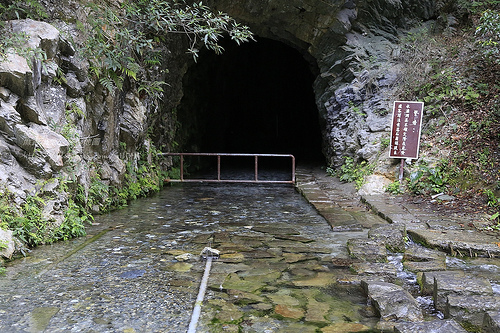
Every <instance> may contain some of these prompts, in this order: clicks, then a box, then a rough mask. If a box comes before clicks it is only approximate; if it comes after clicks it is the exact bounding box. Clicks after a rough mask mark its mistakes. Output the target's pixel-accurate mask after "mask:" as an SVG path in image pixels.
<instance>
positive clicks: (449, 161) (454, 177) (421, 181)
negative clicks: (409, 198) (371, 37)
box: [388, 0, 500, 228]
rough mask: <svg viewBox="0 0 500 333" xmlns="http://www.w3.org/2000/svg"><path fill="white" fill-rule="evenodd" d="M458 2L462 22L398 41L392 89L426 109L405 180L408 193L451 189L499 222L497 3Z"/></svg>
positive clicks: (499, 32)
mask: <svg viewBox="0 0 500 333" xmlns="http://www.w3.org/2000/svg"><path fill="white" fill-rule="evenodd" d="M458 4H459V10H461V11H462V12H463V13H468V17H469V18H470V20H469V21H468V22H467V24H464V25H463V26H462V27H458V28H454V30H450V31H448V32H447V33H445V34H444V35H440V34H432V33H431V31H430V29H428V28H422V29H420V30H415V31H413V32H412V33H411V34H409V35H408V36H407V37H406V38H404V39H403V40H402V45H403V50H402V54H401V59H400V60H401V61H402V62H403V64H404V65H405V66H404V71H405V72H404V73H402V75H401V76H402V78H401V81H400V82H399V91H398V95H399V98H400V99H401V100H421V101H424V102H425V112H426V114H425V118H424V127H423V138H422V146H421V154H420V156H421V157H420V158H419V160H418V161H417V163H414V164H412V165H410V166H408V167H407V169H408V171H409V177H408V178H407V179H405V184H403V185H405V187H404V188H405V189H406V190H407V191H409V192H410V193H411V194H414V195H430V194H435V193H440V192H443V193H447V194H451V195H453V196H455V197H456V198H457V200H458V202H460V205H461V206H462V207H467V206H469V207H470V209H471V211H472V210H473V211H479V210H482V211H485V212H489V213H490V214H491V216H492V223H493V227H494V228H500V224H499V222H500V220H499V215H500V213H499V211H500V207H499V206H498V201H497V200H496V199H497V198H498V197H500V186H499V184H500V174H499V171H498V170H499V169H500V163H499V159H498V155H499V153H500V146H499V142H500V103H499V102H498V101H499V98H498V97H499V96H500V85H498V82H499V79H500V52H499V46H500V44H499V42H500V15H499V10H500V2H499V1H497V0H485V1H465V0H464V1H459V2H458ZM478 50H479V51H481V52H478ZM394 187H395V186H394ZM394 187H391V188H388V190H389V191H391V192H392V191H394ZM464 209H466V208H464Z"/></svg>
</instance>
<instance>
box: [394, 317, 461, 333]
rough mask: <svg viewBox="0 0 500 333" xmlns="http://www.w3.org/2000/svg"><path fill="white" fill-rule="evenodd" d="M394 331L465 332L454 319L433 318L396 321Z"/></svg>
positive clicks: (403, 332)
mask: <svg viewBox="0 0 500 333" xmlns="http://www.w3.org/2000/svg"><path fill="white" fill-rule="evenodd" d="M394 332H395V333H466V332H467V331H466V330H465V329H464V328H463V327H462V326H460V324H458V323H457V322H456V321H454V320H450V319H448V320H433V321H426V322H421V323H397V324H396V325H395V326H394Z"/></svg>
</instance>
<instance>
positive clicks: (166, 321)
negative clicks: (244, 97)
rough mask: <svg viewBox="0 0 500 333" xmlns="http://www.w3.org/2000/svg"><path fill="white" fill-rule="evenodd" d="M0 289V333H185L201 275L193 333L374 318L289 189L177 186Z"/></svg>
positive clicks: (331, 239) (41, 259)
mask: <svg viewBox="0 0 500 333" xmlns="http://www.w3.org/2000/svg"><path fill="white" fill-rule="evenodd" d="M95 222H96V223H95V225H94V226H92V227H90V228H89V230H88V236H87V237H83V238H79V239H75V240H71V241H68V242H63V243H58V244H54V245H50V246H42V247H39V248H37V249H35V250H33V251H31V252H30V253H28V254H27V256H26V257H25V258H22V259H19V260H15V261H13V262H11V263H10V264H9V266H8V268H7V274H6V276H4V277H0V332H127V333H131V332H186V329H187V327H188V325H189V320H190V316H191V312H192V309H193V306H194V301H195V299H196V295H197V292H198V287H199V283H200V280H201V276H202V274H203V270H204V267H205V263H204V261H203V260H202V259H200V257H199V254H200V252H201V251H202V249H203V248H204V247H205V246H207V245H211V246H212V247H213V248H215V249H217V250H219V251H220V254H221V256H220V259H218V260H215V261H214V263H213V266H212V270H211V275H210V279H209V283H208V288H209V289H208V291H207V294H206V297H205V302H204V303H203V307H202V315H201V321H200V323H199V330H198V331H199V332H238V330H239V331H240V332H299V331H300V332H301V333H305V332H315V331H318V332H321V331H320V330H322V329H326V328H328V329H331V331H334V329H336V328H340V327H343V328H344V329H346V330H347V331H360V330H363V329H369V328H372V327H374V325H375V324H376V322H377V320H378V318H376V315H375V314H374V313H373V311H372V310H371V307H370V306H369V305H368V304H366V296H364V295H363V294H362V292H361V289H360V287H359V284H356V283H352V281H353V279H354V277H353V275H352V274H351V273H350V272H349V270H348V269H346V268H342V267H337V266H334V265H333V263H332V260H331V259H332V257H333V256H336V257H346V258H347V254H346V249H345V244H346V241H347V239H348V238H353V237H356V236H361V235H365V233H364V232H345V233H343V232H337V233H333V232H331V228H330V226H329V225H328V224H327V223H326V221H325V220H324V219H323V218H322V217H321V216H319V215H318V214H317V212H316V211H315V209H314V208H313V207H312V206H310V205H309V204H308V203H307V202H306V201H305V200H304V198H302V197H301V196H300V195H299V194H298V193H297V192H296V191H295V189H294V188H293V186H291V185H231V184H177V185H173V186H169V187H167V188H166V189H165V190H163V191H162V192H161V193H160V194H158V195H156V196H154V197H152V198H147V199H141V200H138V201H135V202H133V203H131V204H130V205H129V206H128V207H126V208H124V209H121V210H119V211H116V212H113V213H111V214H109V215H105V216H98V217H97V218H96V220H95Z"/></svg>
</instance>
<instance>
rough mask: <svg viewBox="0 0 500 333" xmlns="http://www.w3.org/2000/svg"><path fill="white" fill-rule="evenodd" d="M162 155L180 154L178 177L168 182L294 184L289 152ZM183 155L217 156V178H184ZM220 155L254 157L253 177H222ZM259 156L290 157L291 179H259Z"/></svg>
mask: <svg viewBox="0 0 500 333" xmlns="http://www.w3.org/2000/svg"><path fill="white" fill-rule="evenodd" d="M162 155H163V156H180V160H181V161H180V162H181V165H180V179H167V181H169V182H212V183H217V182H218V183H274V184H294V183H295V157H294V156H293V155H289V154H232V153H163V154H162ZM184 156H216V157H217V179H200V178H198V179H185V178H184ZM221 157H254V177H253V179H222V178H221ZM259 157H272V158H275V157H276V158H290V159H291V179H290V180H260V179H259Z"/></svg>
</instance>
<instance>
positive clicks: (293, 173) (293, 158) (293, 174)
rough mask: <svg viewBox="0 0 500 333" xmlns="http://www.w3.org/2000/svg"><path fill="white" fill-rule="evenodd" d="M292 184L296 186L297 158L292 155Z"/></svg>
mask: <svg viewBox="0 0 500 333" xmlns="http://www.w3.org/2000/svg"><path fill="white" fill-rule="evenodd" d="M292 184H295V156H293V155H292Z"/></svg>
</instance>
